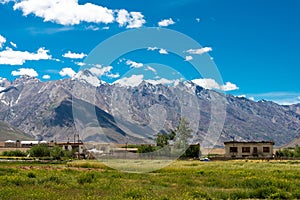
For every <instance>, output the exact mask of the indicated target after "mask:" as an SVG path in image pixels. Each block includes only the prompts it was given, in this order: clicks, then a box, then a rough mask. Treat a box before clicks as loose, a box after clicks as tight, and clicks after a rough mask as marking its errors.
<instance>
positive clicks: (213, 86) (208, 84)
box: [192, 78, 239, 91]
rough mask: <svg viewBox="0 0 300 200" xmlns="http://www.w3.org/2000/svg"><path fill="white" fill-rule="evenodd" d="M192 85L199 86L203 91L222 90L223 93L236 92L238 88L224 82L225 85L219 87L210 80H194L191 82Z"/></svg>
mask: <svg viewBox="0 0 300 200" xmlns="http://www.w3.org/2000/svg"><path fill="white" fill-rule="evenodd" d="M192 82H193V83H195V84H196V85H199V86H201V87H203V88H205V89H209V90H212V89H216V90H223V91H232V90H238V89H239V88H238V87H237V86H236V85H235V84H233V83H230V82H226V84H225V85H219V84H218V83H217V82H216V81H215V80H214V79H211V78H200V79H194V80H192Z"/></svg>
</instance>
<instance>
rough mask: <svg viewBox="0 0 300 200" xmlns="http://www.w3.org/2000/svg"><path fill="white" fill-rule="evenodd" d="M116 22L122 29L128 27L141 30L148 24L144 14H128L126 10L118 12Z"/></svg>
mask: <svg viewBox="0 0 300 200" xmlns="http://www.w3.org/2000/svg"><path fill="white" fill-rule="evenodd" d="M116 21H117V22H118V23H119V26H121V27H122V26H125V25H126V28H140V27H142V26H143V24H145V23H146V20H145V19H144V15H143V14H142V13H140V12H128V11H127V10H125V9H121V10H119V11H118V13H117V18H116Z"/></svg>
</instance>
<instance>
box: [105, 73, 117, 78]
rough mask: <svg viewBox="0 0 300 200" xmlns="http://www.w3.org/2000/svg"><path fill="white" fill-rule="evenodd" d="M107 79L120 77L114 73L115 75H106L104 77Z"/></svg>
mask: <svg viewBox="0 0 300 200" xmlns="http://www.w3.org/2000/svg"><path fill="white" fill-rule="evenodd" d="M106 76H107V77H108V78H119V77H120V74H119V73H116V74H107V75H106Z"/></svg>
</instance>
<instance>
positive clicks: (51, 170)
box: [0, 160, 300, 200]
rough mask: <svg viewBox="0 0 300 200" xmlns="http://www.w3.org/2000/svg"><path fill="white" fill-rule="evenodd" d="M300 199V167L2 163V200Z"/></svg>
mask: <svg viewBox="0 0 300 200" xmlns="http://www.w3.org/2000/svg"><path fill="white" fill-rule="evenodd" d="M265 198H271V199H272V198H277V199H300V161H269V162H266V161H258V160H249V161H245V160H236V161H211V162H200V161H175V162H174V163H172V164H171V165H169V166H167V167H165V168H163V169H161V170H158V171H155V172H151V173H145V174H134V173H125V172H119V171H116V170H114V169H110V168H108V167H106V166H104V165H103V164H101V163H99V162H98V161H73V162H69V163H65V164H41V163H22V162H19V163H13V162H0V199H18V200H20V199H265Z"/></svg>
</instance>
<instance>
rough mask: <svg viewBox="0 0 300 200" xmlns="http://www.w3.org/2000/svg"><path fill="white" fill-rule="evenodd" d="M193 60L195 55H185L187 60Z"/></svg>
mask: <svg viewBox="0 0 300 200" xmlns="http://www.w3.org/2000/svg"><path fill="white" fill-rule="evenodd" d="M190 60H193V56H185V61H190Z"/></svg>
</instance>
